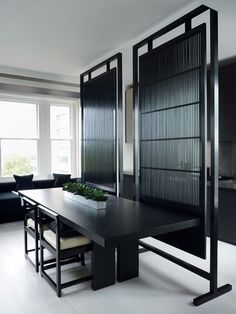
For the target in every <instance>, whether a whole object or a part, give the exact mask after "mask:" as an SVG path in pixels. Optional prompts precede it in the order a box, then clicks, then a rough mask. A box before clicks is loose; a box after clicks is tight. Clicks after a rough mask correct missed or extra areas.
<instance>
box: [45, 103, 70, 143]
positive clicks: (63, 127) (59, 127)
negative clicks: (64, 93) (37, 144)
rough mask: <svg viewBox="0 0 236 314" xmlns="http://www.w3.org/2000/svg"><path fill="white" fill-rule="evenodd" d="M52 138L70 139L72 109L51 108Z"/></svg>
mask: <svg viewBox="0 0 236 314" xmlns="http://www.w3.org/2000/svg"><path fill="white" fill-rule="evenodd" d="M50 126H51V138H53V139H69V138H70V137H71V134H70V133H71V132H70V107H68V106H67V107H63V106H51V107H50Z"/></svg>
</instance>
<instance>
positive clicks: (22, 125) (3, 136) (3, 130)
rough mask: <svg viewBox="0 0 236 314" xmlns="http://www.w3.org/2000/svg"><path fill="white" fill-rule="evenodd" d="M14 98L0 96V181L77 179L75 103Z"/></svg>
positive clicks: (76, 110)
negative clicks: (56, 176) (64, 175)
mask: <svg viewBox="0 0 236 314" xmlns="http://www.w3.org/2000/svg"><path fill="white" fill-rule="evenodd" d="M15 97H16V98H13V97H11V98H10V96H6V98H3V96H0V179H1V180H3V181H4V180H8V178H12V175H13V174H19V175H25V174H29V173H33V174H34V177H36V178H38V179H40V178H41V179H44V178H50V177H52V173H53V172H54V173H71V174H72V176H78V168H79V165H78V160H79V159H78V154H79V149H78V145H79V143H78V133H79V132H76V130H77V129H78V127H77V123H78V118H77V117H78V113H79V110H78V107H77V102H76V101H63V100H57V99H52V98H51V99H46V98H42V99H41V98H36V97H35V98H33V97H31V98H29V97H28V98H27V97H23V96H15Z"/></svg>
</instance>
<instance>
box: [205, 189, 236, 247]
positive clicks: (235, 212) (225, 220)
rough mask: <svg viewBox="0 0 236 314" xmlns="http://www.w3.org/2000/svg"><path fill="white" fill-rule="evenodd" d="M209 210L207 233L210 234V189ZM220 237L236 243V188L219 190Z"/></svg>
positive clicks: (221, 239) (222, 239) (225, 240)
mask: <svg viewBox="0 0 236 314" xmlns="http://www.w3.org/2000/svg"><path fill="white" fill-rule="evenodd" d="M207 211H208V215H207V235H208V236H209V234H210V232H209V231H210V229H209V220H210V202H209V189H208V206H207ZM218 239H219V240H220V241H224V242H227V243H230V244H234V245H236V190H226V189H220V190H219V216H218Z"/></svg>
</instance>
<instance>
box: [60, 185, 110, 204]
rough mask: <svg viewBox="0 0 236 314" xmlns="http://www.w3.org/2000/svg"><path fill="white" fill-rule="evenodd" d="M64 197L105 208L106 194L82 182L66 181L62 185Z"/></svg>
mask: <svg viewBox="0 0 236 314" xmlns="http://www.w3.org/2000/svg"><path fill="white" fill-rule="evenodd" d="M63 190H64V195H65V197H67V198H69V199H72V200H73V201H77V202H79V203H82V204H84V205H87V206H90V207H93V208H96V209H103V208H106V200H107V196H106V195H105V192H104V191H103V190H101V189H96V188H92V187H89V186H87V185H85V184H82V183H72V182H68V183H65V184H64V185H63Z"/></svg>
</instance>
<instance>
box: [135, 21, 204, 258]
mask: <svg viewBox="0 0 236 314" xmlns="http://www.w3.org/2000/svg"><path fill="white" fill-rule="evenodd" d="M205 41H206V29H205V25H201V26H199V27H197V28H195V29H193V30H191V31H190V32H188V33H185V34H183V35H181V36H179V37H177V38H175V39H173V40H171V41H169V42H167V43H165V44H164V45H162V46H159V47H157V48H155V49H152V50H151V51H149V52H147V53H145V54H143V55H141V56H140V57H139V121H140V127H139V143H140V151H139V160H140V161H139V162H140V183H139V187H140V192H139V193H140V200H141V201H143V202H153V203H158V204H162V205H164V206H166V207H167V208H168V207H169V208H171V209H174V210H183V211H187V212H189V213H194V214H195V215H196V214H197V215H198V216H199V217H200V218H201V219H202V223H201V226H200V227H196V228H192V229H191V230H183V231H180V232H175V233H172V234H169V235H165V236H161V237H158V238H159V239H161V240H163V241H165V242H167V243H169V244H172V245H174V246H176V247H179V248H181V249H183V247H184V249H185V250H186V251H188V252H190V253H193V254H195V255H197V256H200V257H203V258H205V197H206V196H205V192H206V191H205V183H206V182H205V144H206V142H205V139H206V137H205V83H204V82H205V73H206V56H205V51H206V47H205V45H206V43H205ZM193 239H197V241H198V244H196V245H195V243H192V242H193Z"/></svg>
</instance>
